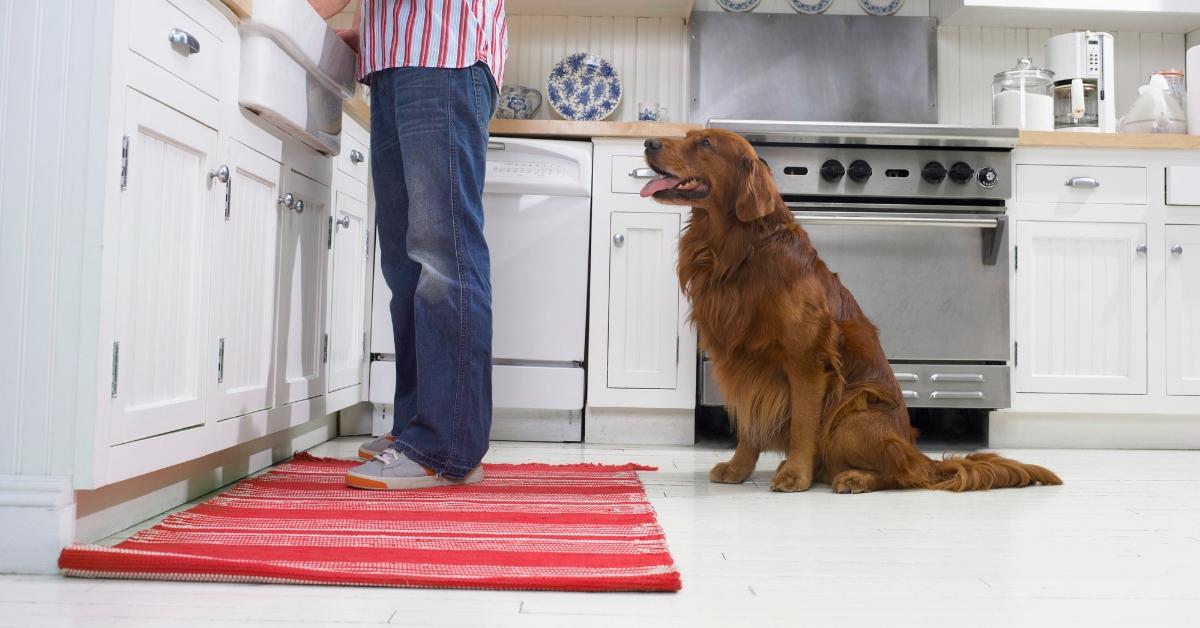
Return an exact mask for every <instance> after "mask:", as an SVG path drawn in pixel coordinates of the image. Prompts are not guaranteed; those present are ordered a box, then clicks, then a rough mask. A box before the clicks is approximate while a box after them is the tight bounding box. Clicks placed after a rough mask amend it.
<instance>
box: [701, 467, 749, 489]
mask: <svg viewBox="0 0 1200 628" xmlns="http://www.w3.org/2000/svg"><path fill="white" fill-rule="evenodd" d="M753 472H754V469H750V470H745V469H738V468H735V467H734V466H733V465H731V464H729V463H728V462H719V463H717V466H715V467H713V468H712V471H709V472H708V479H709V481H710V482H716V483H718V484H741V483H742V482H745V481H746V478H748V477H750V474H751V473H753Z"/></svg>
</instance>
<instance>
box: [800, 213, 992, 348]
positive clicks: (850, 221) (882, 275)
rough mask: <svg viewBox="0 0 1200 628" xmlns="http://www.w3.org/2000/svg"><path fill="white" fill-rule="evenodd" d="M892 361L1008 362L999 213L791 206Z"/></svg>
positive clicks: (819, 252)
mask: <svg viewBox="0 0 1200 628" xmlns="http://www.w3.org/2000/svg"><path fill="white" fill-rule="evenodd" d="M793 215H794V216H795V217H796V220H797V221H798V222H799V223H800V224H801V225H803V226H804V229H805V230H806V231H808V234H809V236H810V237H811V238H812V243H813V246H814V247H816V249H817V253H818V254H819V255H820V256H821V259H822V260H824V261H825V264H826V265H828V266H829V268H830V270H832V271H833V272H835V273H837V274H838V277H839V278H840V279H841V281H842V283H843V284H844V285H845V286H846V288H848V289H849V290H850V292H851V294H853V295H854V298H855V299H857V300H858V303H859V305H860V306H861V307H862V309H863V311H864V312H865V313H866V314H867V316H868V317H869V318H870V319H871V320H872V321H873V322H874V323H875V325H876V326H877V327H879V334H880V338H881V340H882V341H883V349H884V352H885V353H886V354H887V356H888V359H889V360H891V361H893V362H983V363H993V364H995V363H999V364H1004V363H1006V362H1007V361H1008V355H1009V354H1008V344H1009V334H1008V317H1009V312H1008V245H1007V235H1008V234H1007V229H1006V228H1005V227H1006V225H1007V222H1006V217H1005V216H1004V215H1003V214H994V213H973V214H964V213H959V212H938V213H934V212H925V213H885V212H851V211H824V210H821V209H820V208H804V209H802V210H794V211H793Z"/></svg>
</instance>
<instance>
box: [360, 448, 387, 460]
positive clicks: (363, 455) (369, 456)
mask: <svg viewBox="0 0 1200 628" xmlns="http://www.w3.org/2000/svg"><path fill="white" fill-rule="evenodd" d="M381 453H383V452H382V451H371V450H370V449H359V450H358V459H359V460H374V459H375V456H378V455H379V454H381Z"/></svg>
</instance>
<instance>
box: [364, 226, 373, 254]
mask: <svg viewBox="0 0 1200 628" xmlns="http://www.w3.org/2000/svg"><path fill="white" fill-rule="evenodd" d="M363 240H365V242H363V255H364V256H366V258H367V259H371V230H370V229H363Z"/></svg>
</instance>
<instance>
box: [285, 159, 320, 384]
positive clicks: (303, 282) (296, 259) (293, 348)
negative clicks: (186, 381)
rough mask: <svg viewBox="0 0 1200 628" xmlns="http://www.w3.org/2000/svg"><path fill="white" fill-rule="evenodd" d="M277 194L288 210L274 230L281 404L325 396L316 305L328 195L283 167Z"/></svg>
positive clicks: (306, 178) (310, 181)
mask: <svg viewBox="0 0 1200 628" xmlns="http://www.w3.org/2000/svg"><path fill="white" fill-rule="evenodd" d="M285 160H286V157H285ZM282 189H283V194H284V197H285V198H287V196H288V195H289V194H290V195H291V198H290V199H289V201H288V202H290V203H291V207H287V208H286V210H285V211H284V212H283V216H282V219H281V224H280V228H279V276H278V279H277V282H278V283H277V285H278V290H277V291H276V308H277V317H278V318H277V324H276V332H277V336H276V338H275V342H276V354H275V365H276V373H275V389H276V394H275V397H276V403H279V404H286V403H292V402H296V401H300V400H303V399H309V398H311V397H316V396H318V395H320V394H322V393H324V392H325V379H324V375H325V369H324V364H325V359H326V355H327V353H326V352H327V351H328V345H327V344H326V343H327V342H328V340H327V336H326V334H325V328H324V325H323V319H324V316H323V312H322V309H323V307H322V306H323V304H324V291H325V286H324V281H323V280H324V276H325V254H326V252H327V250H328V248H329V245H328V238H329V225H328V220H327V218H328V216H329V199H330V191H329V187H328V186H325V185H322V184H321V183H318V182H317V181H314V180H313V179H310V178H308V177H307V176H305V175H303V174H301V173H299V172H297V171H296V170H294V169H291V168H287V164H286V163H285V172H284V176H283V185H282ZM285 207H286V203H285Z"/></svg>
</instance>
